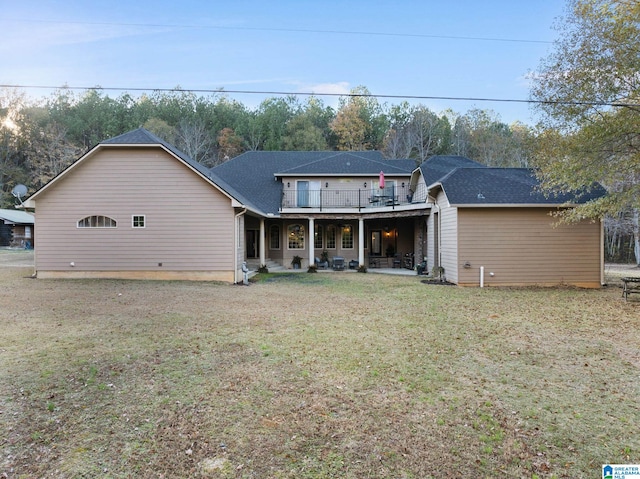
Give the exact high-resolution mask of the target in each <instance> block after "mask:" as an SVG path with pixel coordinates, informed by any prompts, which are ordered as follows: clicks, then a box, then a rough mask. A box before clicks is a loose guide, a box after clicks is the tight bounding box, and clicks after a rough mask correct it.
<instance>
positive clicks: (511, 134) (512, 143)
mask: <svg viewBox="0 0 640 479" xmlns="http://www.w3.org/2000/svg"><path fill="white" fill-rule="evenodd" d="M351 94H352V95H350V96H345V97H343V98H341V99H340V101H339V105H338V107H337V108H332V107H330V106H327V105H325V104H324V102H323V101H322V99H320V98H317V97H309V98H307V99H306V100H304V101H303V100H301V99H299V98H297V97H294V96H288V97H273V98H267V99H265V100H264V101H263V102H262V103H260V105H259V106H258V107H257V108H255V109H250V108H247V107H246V106H245V105H243V104H242V103H240V102H238V101H236V100H233V99H231V98H229V97H228V96H227V95H225V94H224V93H220V94H213V95H210V96H198V95H196V94H194V93H192V92H189V91H185V90H181V89H179V88H178V89H175V90H173V91H162V92H153V93H150V94H145V95H141V96H139V97H137V98H134V97H133V96H132V95H130V94H129V93H123V94H121V95H120V96H118V97H117V98H112V97H111V96H109V95H107V94H106V93H105V92H104V91H102V90H100V89H98V88H96V89H91V90H87V91H83V92H79V93H76V92H74V91H72V90H69V89H65V88H62V89H60V90H58V91H56V92H54V93H53V94H52V95H51V96H50V97H48V98H43V99H39V100H33V99H29V98H28V97H27V96H26V95H25V94H24V93H23V92H20V91H16V90H4V91H1V92H0V135H1V141H2V144H1V146H0V148H1V151H0V166H1V172H2V173H1V176H0V183H1V184H2V185H3V187H2V192H3V196H2V204H4V205H6V204H7V202H9V203H10V202H11V198H8V197H7V192H8V191H10V190H11V188H12V186H13V185H14V184H15V183H20V182H21V183H24V184H26V185H28V186H29V189H30V190H31V191H34V190H37V189H38V188H40V187H41V186H42V185H44V184H45V183H46V182H47V181H49V180H50V179H51V178H53V177H54V176H56V175H57V174H58V173H60V171H62V170H63V169H64V168H65V167H66V166H68V165H69V164H70V163H71V162H72V161H74V160H75V159H76V158H78V156H80V155H81V154H82V153H84V152H85V151H87V150H88V149H90V148H92V147H93V146H95V145H96V144H97V143H99V142H100V141H102V140H105V139H107V138H111V137H114V136H117V135H119V134H121V133H124V132H126V131H129V130H133V129H135V128H138V127H141V126H142V127H145V128H146V129H148V130H149V131H151V132H153V133H155V134H156V135H158V136H159V137H160V138H162V139H164V140H165V141H167V142H169V143H171V144H173V145H175V146H176V147H178V148H179V149H180V150H182V151H183V152H185V153H186V154H187V155H189V156H190V157H191V158H193V159H194V160H196V161H198V162H200V163H202V164H204V165H205V166H215V165H217V164H219V163H222V162H224V161H226V160H227V159H229V158H233V157H234V156H237V155H239V154H241V153H242V152H244V151H248V150H273V151H278V150H380V151H382V153H383V155H384V156H385V157H387V158H391V159H394V158H412V159H415V161H416V164H420V163H422V162H423V161H424V160H425V159H427V158H428V157H430V156H432V155H439V154H456V155H465V156H468V157H470V158H473V159H474V160H476V161H479V162H480V163H483V164H486V165H489V166H527V165H528V164H529V158H530V153H529V148H530V147H529V144H528V142H529V141H530V138H531V131H530V130H529V128H527V127H526V126H525V125H522V124H514V125H507V124H505V123H503V122H502V121H501V120H500V118H499V117H498V115H496V114H495V113H493V112H492V111H488V110H472V111H469V112H467V113H465V114H457V113H455V112H453V111H446V112H444V113H440V114H438V113H435V112H433V111H431V110H430V109H429V108H427V107H426V106H424V105H410V104H409V103H407V102H405V103H401V104H398V105H391V106H389V105H386V104H381V103H379V102H378V100H377V99H376V98H375V97H373V96H371V95H370V94H369V92H368V90H367V89H366V88H364V87H359V88H356V89H354V90H352V92H351Z"/></svg>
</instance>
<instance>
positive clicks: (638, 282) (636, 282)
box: [622, 277, 640, 301]
mask: <svg viewBox="0 0 640 479" xmlns="http://www.w3.org/2000/svg"><path fill="white" fill-rule="evenodd" d="M622 284H623V286H622V296H623V297H624V299H625V301H626V300H627V298H628V297H629V295H630V294H634V293H638V294H640V278H631V277H627V278H622Z"/></svg>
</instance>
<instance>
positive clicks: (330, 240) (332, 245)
mask: <svg viewBox="0 0 640 479" xmlns="http://www.w3.org/2000/svg"><path fill="white" fill-rule="evenodd" d="M327 249H336V227H335V226H333V225H329V226H327Z"/></svg>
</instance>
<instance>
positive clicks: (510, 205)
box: [450, 203, 577, 208]
mask: <svg viewBox="0 0 640 479" xmlns="http://www.w3.org/2000/svg"><path fill="white" fill-rule="evenodd" d="M450 205H451V206H455V207H456V208H572V207H574V206H577V205H574V204H570V205H567V204H556V203H486V204H481V205H479V204H476V203H468V204H465V203H450Z"/></svg>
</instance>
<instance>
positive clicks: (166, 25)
mask: <svg viewBox="0 0 640 479" xmlns="http://www.w3.org/2000/svg"><path fill="white" fill-rule="evenodd" d="M2 21H3V22H17V23H45V24H61V25H92V26H103V27H104V26H111V27H136V28H183V29H186V28H188V29H205V30H240V31H257V32H284V33H321V34H329V35H367V36H380V37H405V38H429V39H443V40H466V41H481V42H506V43H538V44H550V43H553V42H551V41H548V40H527V39H523V38H499V37H471V36H461V35H434V34H426V33H398V32H369V31H358V30H319V29H305V28H274V27H239V26H235V27H229V26H217V25H190V24H173V23H120V22H74V21H60V20H38V19H21V18H19V19H4V20H2Z"/></svg>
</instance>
